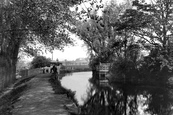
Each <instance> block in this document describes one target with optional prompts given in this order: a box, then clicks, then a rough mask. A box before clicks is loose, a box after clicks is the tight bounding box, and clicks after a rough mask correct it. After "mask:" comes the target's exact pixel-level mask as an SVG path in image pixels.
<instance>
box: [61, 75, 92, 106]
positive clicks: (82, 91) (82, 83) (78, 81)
mask: <svg viewBox="0 0 173 115" xmlns="http://www.w3.org/2000/svg"><path fill="white" fill-rule="evenodd" d="M91 77H92V72H74V73H72V74H67V75H66V76H65V77H63V78H62V79H61V84H62V86H64V87H65V88H67V89H71V90H72V91H76V95H75V97H76V99H77V100H78V103H79V104H80V105H82V104H83V99H85V98H86V95H87V90H88V88H89V87H90V85H91V84H90V83H89V81H88V80H89V79H90V78H91Z"/></svg>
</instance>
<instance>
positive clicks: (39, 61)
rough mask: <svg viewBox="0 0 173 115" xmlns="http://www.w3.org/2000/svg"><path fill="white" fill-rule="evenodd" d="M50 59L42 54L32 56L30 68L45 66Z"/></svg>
mask: <svg viewBox="0 0 173 115" xmlns="http://www.w3.org/2000/svg"><path fill="white" fill-rule="evenodd" d="M50 62H51V60H50V59H48V58H46V57H44V56H37V57H35V58H33V60H32V62H31V68H40V67H45V66H48V65H49V64H50Z"/></svg>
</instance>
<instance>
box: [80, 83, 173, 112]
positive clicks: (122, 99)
mask: <svg viewBox="0 0 173 115" xmlns="http://www.w3.org/2000/svg"><path fill="white" fill-rule="evenodd" d="M91 92H93V91H91ZM82 113H84V114H89V115H173V90H172V89H167V88H161V87H149V86H148V87H147V86H143V87H142V86H132V85H128V84H126V85H113V86H108V87H102V88H99V87H98V88H96V91H95V94H94V95H93V96H90V98H89V100H88V101H87V103H85V104H84V106H83V107H82Z"/></svg>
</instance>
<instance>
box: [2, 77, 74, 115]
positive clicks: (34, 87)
mask: <svg viewBox="0 0 173 115" xmlns="http://www.w3.org/2000/svg"><path fill="white" fill-rule="evenodd" d="M50 76H51V74H40V75H37V76H36V77H34V78H32V79H30V80H29V79H28V81H25V80H23V82H22V81H21V82H20V84H23V87H21V88H18V90H17V89H16V90H15V89H14V91H13V93H10V95H9V96H4V97H3V98H2V99H1V100H0V104H1V106H0V115H55V114H58V115H59V114H63V115H69V112H71V110H72V107H73V112H74V111H77V108H76V107H74V102H73V101H74V100H73V98H74V97H73V96H74V94H73V92H71V93H70V90H67V89H65V88H63V87H62V86H61V84H60V82H59V83H58V82H54V83H53V82H52V80H51V79H50ZM17 86H19V83H18V85H16V87H17ZM72 94H73V95H72ZM2 100H3V101H2Z"/></svg>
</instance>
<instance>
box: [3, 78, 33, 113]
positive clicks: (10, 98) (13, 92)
mask: <svg viewBox="0 0 173 115" xmlns="http://www.w3.org/2000/svg"><path fill="white" fill-rule="evenodd" d="M33 77H34V76H31V77H27V78H22V79H20V80H18V81H16V83H14V84H13V85H12V86H10V87H9V88H7V89H6V90H4V91H3V92H1V94H0V115H11V114H12V113H11V110H12V109H13V108H14V106H13V103H15V102H16V101H17V100H18V98H19V97H20V96H21V95H22V92H23V91H24V90H26V88H27V82H28V81H29V80H31V79H32V78H33Z"/></svg>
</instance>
